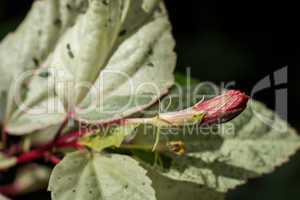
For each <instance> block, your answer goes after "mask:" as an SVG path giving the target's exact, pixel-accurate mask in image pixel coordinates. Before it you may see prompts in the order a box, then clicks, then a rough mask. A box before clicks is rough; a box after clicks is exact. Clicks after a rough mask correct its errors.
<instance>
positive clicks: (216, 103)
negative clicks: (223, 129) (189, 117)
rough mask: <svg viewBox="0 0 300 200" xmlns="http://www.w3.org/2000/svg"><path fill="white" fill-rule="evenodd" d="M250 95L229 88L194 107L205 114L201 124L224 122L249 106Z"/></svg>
mask: <svg viewBox="0 0 300 200" xmlns="http://www.w3.org/2000/svg"><path fill="white" fill-rule="evenodd" d="M248 100H249V97H248V96H247V95H246V94H245V93H243V92H240V91H237V90H229V91H227V92H225V93H224V94H222V95H220V96H217V97H215V98H212V99H210V100H207V101H204V102H200V103H198V104H196V105H195V106H194V107H193V108H194V109H195V110H197V111H199V112H204V113H205V115H204V117H203V119H202V122H201V124H214V123H223V122H226V121H229V120H231V119H233V118H234V117H236V116H238V115H239V114H240V113H241V112H242V111H243V110H244V109H245V108H246V106H247V102H248Z"/></svg>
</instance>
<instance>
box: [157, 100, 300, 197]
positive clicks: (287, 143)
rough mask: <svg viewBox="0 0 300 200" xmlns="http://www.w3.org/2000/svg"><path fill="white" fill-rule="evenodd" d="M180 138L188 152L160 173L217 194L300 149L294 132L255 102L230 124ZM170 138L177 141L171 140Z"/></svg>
mask: <svg viewBox="0 0 300 200" xmlns="http://www.w3.org/2000/svg"><path fill="white" fill-rule="evenodd" d="M262 117H263V118H264V119H265V121H263V120H262V119H261V118H262ZM266 119H268V120H267V121H268V124H267V123H266ZM284 128H286V129H284ZM204 129H205V128H204ZM198 130H199V129H198ZM211 130H213V129H211ZM205 131H206V132H205ZM196 133H197V135H195V134H196ZM180 134H181V136H179V137H180V138H181V139H182V140H183V141H184V142H186V145H187V148H188V152H187V154H186V155H185V156H183V157H178V158H176V159H175V160H174V163H173V165H172V166H171V168H170V169H168V170H166V171H163V172H162V173H163V174H164V175H165V176H167V177H170V178H172V179H175V180H181V181H188V182H193V183H198V184H201V185H204V186H207V187H209V188H212V189H215V190H216V191H219V192H226V191H228V190H229V189H232V188H235V187H236V186H237V185H240V184H243V183H245V182H246V181H247V179H249V178H254V177H258V176H260V175H263V174H266V173H270V172H272V171H273V170H274V169H275V168H276V167H277V166H280V165H282V164H283V163H285V162H287V161H288V160H289V157H290V156H291V155H293V154H294V153H295V152H296V151H297V150H298V149H299V147H300V138H299V136H297V133H296V131H295V130H293V129H292V128H290V127H288V125H287V124H286V122H284V121H283V120H281V119H280V118H279V117H278V116H277V115H276V114H274V113H273V112H272V111H270V110H269V109H267V108H266V107H265V106H264V105H262V104H261V103H258V102H256V101H252V102H251V103H250V105H249V107H248V108H247V109H246V110H245V111H244V112H243V113H242V114H241V115H240V116H239V117H237V118H236V119H234V120H233V121H232V122H229V123H226V124H223V125H220V126H219V127H218V128H217V130H215V132H212V131H211V132H207V129H205V130H204V131H203V132H201V131H198V132H192V133H189V134H186V135H185V137H183V136H182V134H183V133H180ZM190 134H192V135H190ZM202 134H203V135H202ZM205 134H206V136H205ZM207 134H208V135H207ZM201 135H202V136H201ZM213 135H215V136H213ZM198 136H199V137H198ZM174 137H175V138H178V137H176V136H173V137H172V136H171V138H174ZM189 137H190V138H189ZM197 137H198V139H197ZM205 137H206V138H205ZM213 138H214V139H213ZM190 141H193V142H192V143H191V142H190Z"/></svg>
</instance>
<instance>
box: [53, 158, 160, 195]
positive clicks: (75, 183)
mask: <svg viewBox="0 0 300 200" xmlns="http://www.w3.org/2000/svg"><path fill="white" fill-rule="evenodd" d="M49 191H51V196H52V199H53V200H77V199H78V200H79V199H86V200H93V199H99V200H119V199H132V200H140V199H145V200H155V199H156V198H155V192H154V190H153V188H152V187H151V180H150V179H149V178H148V177H147V176H146V170H144V169H143V168H141V167H140V166H139V164H138V162H136V161H135V160H133V159H132V158H130V157H128V156H122V155H117V154H111V155H106V154H99V153H94V154H91V153H87V152H75V153H72V154H69V155H67V156H66V157H65V158H64V159H63V161H62V162H61V163H60V164H58V165H57V166H56V167H55V168H54V170H53V173H52V175H51V178H50V183H49Z"/></svg>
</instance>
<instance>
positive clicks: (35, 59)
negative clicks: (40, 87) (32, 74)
mask: <svg viewBox="0 0 300 200" xmlns="http://www.w3.org/2000/svg"><path fill="white" fill-rule="evenodd" d="M32 61H33V63H34V65H35V66H36V67H38V66H39V65H40V61H39V59H37V58H32Z"/></svg>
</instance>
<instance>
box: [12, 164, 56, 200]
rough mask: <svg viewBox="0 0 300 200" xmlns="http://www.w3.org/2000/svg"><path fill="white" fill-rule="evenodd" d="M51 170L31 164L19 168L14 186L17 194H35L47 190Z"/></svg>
mask: <svg viewBox="0 0 300 200" xmlns="http://www.w3.org/2000/svg"><path fill="white" fill-rule="evenodd" d="M50 174H51V169H50V168H48V167H45V166H42V165H37V164H31V165H27V166H24V167H22V168H20V169H19V170H18V172H17V175H16V179H15V181H14V186H15V187H16V188H17V190H18V191H17V193H18V194H26V193H30V192H36V191H39V190H42V189H45V188H47V185H48V181H49V178H50Z"/></svg>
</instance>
